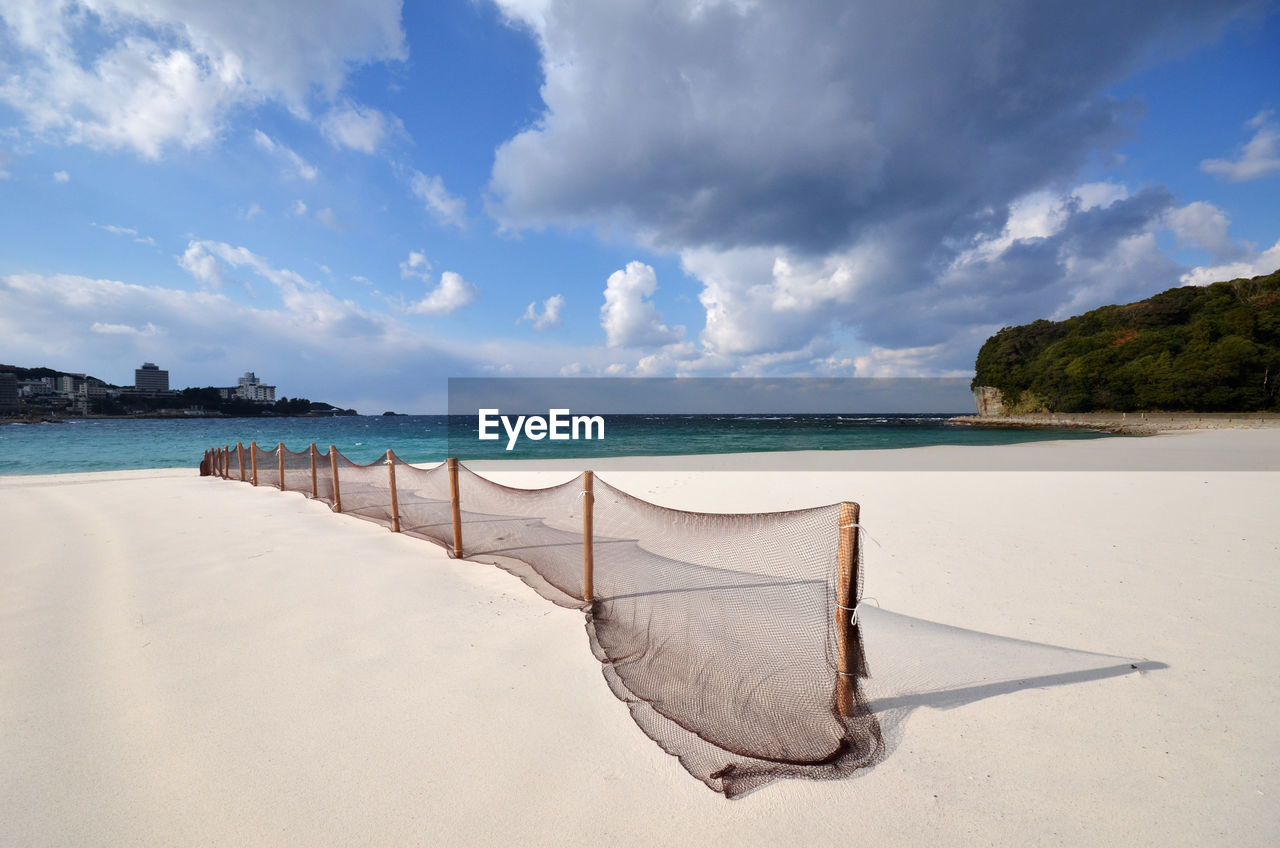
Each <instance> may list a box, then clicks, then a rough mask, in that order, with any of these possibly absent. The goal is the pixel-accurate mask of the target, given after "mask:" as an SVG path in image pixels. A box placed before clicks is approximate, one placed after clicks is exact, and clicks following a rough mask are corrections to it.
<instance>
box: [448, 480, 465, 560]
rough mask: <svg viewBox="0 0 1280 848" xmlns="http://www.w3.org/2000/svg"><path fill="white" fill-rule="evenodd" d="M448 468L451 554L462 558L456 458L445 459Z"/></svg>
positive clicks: (460, 513) (460, 512)
mask: <svg viewBox="0 0 1280 848" xmlns="http://www.w3.org/2000/svg"><path fill="white" fill-rule="evenodd" d="M444 462H445V465H446V466H447V467H448V469H449V503H450V504H451V505H452V507H453V556H454V558H455V559H461V558H462V504H461V502H460V501H459V499H458V460H457V459H456V458H454V457H449V458H448V459H446V460H445V461H444Z"/></svg>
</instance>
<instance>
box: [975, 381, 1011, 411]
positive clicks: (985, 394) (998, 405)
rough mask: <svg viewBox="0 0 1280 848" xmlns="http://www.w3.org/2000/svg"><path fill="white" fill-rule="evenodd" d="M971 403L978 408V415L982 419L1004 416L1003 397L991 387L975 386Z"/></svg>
mask: <svg viewBox="0 0 1280 848" xmlns="http://www.w3.org/2000/svg"><path fill="white" fill-rule="evenodd" d="M973 402H974V404H975V405H976V406H977V407H978V415H981V416H983V417H986V416H994V415H1004V396H1003V395H1001V394H1000V390H999V389H995V388H992V387H991V386H975V387H974V389H973Z"/></svg>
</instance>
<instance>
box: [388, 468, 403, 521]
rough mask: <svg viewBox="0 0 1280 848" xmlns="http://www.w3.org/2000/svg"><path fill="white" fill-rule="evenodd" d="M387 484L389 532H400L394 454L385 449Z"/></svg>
mask: <svg viewBox="0 0 1280 848" xmlns="http://www.w3.org/2000/svg"><path fill="white" fill-rule="evenodd" d="M387 485H388V486H390V487H391V532H392V533H399V532H400V499H399V498H398V497H397V496H396V455H395V454H394V453H392V452H391V451H390V450H388V451H387Z"/></svg>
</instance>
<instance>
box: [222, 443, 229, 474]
mask: <svg viewBox="0 0 1280 848" xmlns="http://www.w3.org/2000/svg"><path fill="white" fill-rule="evenodd" d="M222 479H223V480H230V479H231V445H223V446H222Z"/></svg>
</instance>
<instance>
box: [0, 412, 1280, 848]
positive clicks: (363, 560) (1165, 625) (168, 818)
mask: <svg viewBox="0 0 1280 848" xmlns="http://www.w3.org/2000/svg"><path fill="white" fill-rule="evenodd" d="M972 451H980V452H986V455H982V456H980V455H978V454H974V453H971V452H972ZM1046 452H1047V453H1046ZM1020 456H1021V457H1022V458H1021V459H1020ZM1033 456H1034V457H1035V459H1032V457H1033ZM198 459H199V457H193V466H194V464H195V462H196V461H197V460H198ZM1024 460H1025V462H1024ZM669 464H670V462H669V461H668V465H669ZM1026 464H1030V465H1031V466H1033V467H1036V466H1037V465H1038V466H1039V467H1050V466H1052V467H1061V468H1079V469H1083V470H1081V471H1076V472H1072V471H1018V470H1016V469H1017V468H1019V467H1023V466H1024V465H1026ZM593 465H594V466H595V467H596V470H597V471H599V473H600V476H601V478H602V479H605V480H607V481H609V482H610V483H612V484H613V485H616V486H618V487H620V488H622V489H625V490H626V491H629V492H631V493H632V494H634V495H637V496H639V497H642V498H645V499H648V500H651V501H654V502H656V503H660V504H663V505H666V506H671V507H676V508H681V509H697V510H707V511H723V512H750V511H774V510H784V509H792V508H799V507H805V506H813V505H818V504H826V503H832V502H835V501H840V500H854V501H858V502H859V503H860V504H861V505H862V515H861V521H862V523H863V525H864V526H865V527H866V529H867V530H869V531H870V534H871V536H872V537H873V538H874V539H875V541H876V542H877V543H878V545H877V544H872V545H870V546H869V547H868V548H867V550H866V559H865V566H864V567H865V574H866V589H865V594H866V596H867V597H868V598H874V599H875V601H874V602H875V603H877V604H878V605H880V606H882V607H883V608H885V609H889V610H893V611H895V612H898V613H904V614H907V615H912V616H917V617H919V618H924V619H928V620H931V621H935V622H941V623H946V624H952V625H958V626H962V627H966V628H971V629H974V630H978V631H983V632H987V633H992V634H998V635H1001V636H1008V637H1014V638H1018V639H1025V640H1029V641H1032V642H1039V643H1047V644H1052V645H1059V646H1065V647H1069V648H1075V649H1079V650H1084V651H1094V652H1098V653H1104V654H1114V655H1119V656H1123V657H1132V658H1134V659H1135V660H1146V661H1150V662H1151V663H1153V664H1156V665H1160V664H1163V665H1164V666H1167V667H1159V668H1154V670H1148V671H1143V672H1136V671H1135V672H1134V673H1132V674H1127V675H1124V676H1115V677H1109V678H1106V679H1098V680H1088V681H1083V682H1072V683H1069V684H1064V685H1054V686H1028V687H1026V688H1025V689H1023V690H1021V691H1014V692H1006V693H1002V694H995V695H992V696H990V697H981V698H976V699H972V700H969V701H968V702H966V703H962V704H960V705H958V706H954V707H953V708H949V709H934V708H930V707H922V708H920V709H917V710H915V711H914V712H913V713H912V714H911V715H910V717H909V719H908V720H907V722H906V724H905V727H904V731H903V734H902V739H901V743H900V744H899V745H898V747H897V748H896V749H895V750H894V751H893V752H892V754H891V755H890V756H889V757H888V758H887V759H886V760H885V761H884V762H883V763H881V764H879V765H877V766H876V767H874V768H872V769H870V770H867V771H864V772H861V773H860V774H859V775H858V776H857V777H855V778H852V779H847V780H836V781H822V782H809V781H800V780H782V781H778V782H775V783H773V784H771V785H768V786H766V787H764V788H762V789H760V790H758V791H755V792H753V793H751V794H749V795H747V796H746V797H744V798H741V799H738V800H732V801H731V800H726V799H725V798H723V797H722V796H720V795H717V794H716V793H714V792H711V791H709V790H708V789H707V788H706V787H705V786H703V785H702V784H701V783H699V782H698V781H697V780H695V779H693V778H692V777H690V776H689V774H687V773H686V772H685V771H684V770H683V769H682V768H681V767H680V765H679V763H678V762H677V761H676V759H675V758H673V757H671V756H669V755H667V754H666V753H664V752H663V751H662V750H661V749H659V748H658V746H657V745H655V744H654V743H653V742H652V741H651V740H650V739H649V738H648V737H646V736H645V735H644V733H642V732H641V731H640V729H639V728H638V727H637V726H636V724H635V723H634V722H633V721H632V720H631V718H630V715H629V714H628V711H627V708H626V706H625V705H624V704H623V703H622V702H620V701H619V700H617V699H616V698H615V697H614V696H613V695H612V694H610V692H609V690H608V688H607V686H606V685H605V681H604V679H603V677H602V675H601V669H600V665H599V663H598V662H597V661H596V660H595V659H594V658H593V657H592V655H591V652H590V650H589V647H588V644H587V638H586V635H585V632H584V627H583V615H582V613H581V612H578V611H575V610H569V609H563V608H560V607H557V606H554V605H552V604H550V603H548V602H546V601H544V600H543V599H542V598H540V597H539V596H538V595H536V594H535V593H534V592H533V591H531V590H530V589H528V588H527V587H526V586H524V585H523V584H522V583H521V582H520V581H519V580H517V579H515V578H514V577H512V576H511V575H509V574H507V573H505V572H503V571H501V570H499V569H497V568H494V567H492V566H487V565H481V564H477V563H470V562H466V561H455V560H450V559H448V558H447V557H446V556H445V553H444V551H443V550H442V549H440V548H438V547H436V546H435V545H432V544H428V543H426V542H423V541H420V540H417V539H412V538H407V537H404V536H399V535H396V534H393V533H390V532H388V531H387V530H385V529H383V528H381V527H378V526H376V525H374V524H371V523H369V522H365V521H360V520H357V519H354V518H350V517H347V516H341V515H335V514H333V513H331V512H330V510H329V509H328V508H327V507H326V506H324V505H322V504H320V503H317V502H314V501H308V500H307V499H305V498H303V497H302V496H300V495H298V494H294V493H281V492H279V491H276V490H274V489H269V488H256V489H255V488H253V487H251V486H249V485H246V484H241V483H232V482H227V481H222V480H217V479H212V478H200V477H198V476H197V473H196V470H195V469H194V467H193V468H192V469H190V470H178V471H173V470H169V471H133V472H116V473H100V474H68V475H54V476H43V477H4V478H0V515H3V528H4V533H3V538H4V542H3V547H4V552H3V555H2V556H0V586H3V587H4V588H3V591H0V844H3V845H15V846H52V845H77V846H99V845H100V846H118V845H195V844H200V845H234V846H245V845H271V846H281V845H300V846H302V845H305V846H322V845H371V846H373V845H377V846H386V845H432V846H450V845H495V846H499V845H500V846H541V845H548V846H551V845H556V846H568V845H586V844H593V845H600V844H608V845H611V846H628V845H646V846H654V845H676V844H679V845H723V844H745V845H811V846H818V845H851V844H880V845H906V844H929V843H933V844H940V845H952V844H995V845H1040V844H1044V845H1108V844H1138V845H1150V844H1161V845H1188V846H1191V845H1207V844H1209V845H1232V846H1252V845H1258V846H1263V845H1267V846H1269V845H1275V844H1277V843H1278V842H1280V812H1277V811H1278V810H1280V804H1277V801H1276V796H1277V795H1278V794H1280V725H1278V724H1277V722H1276V721H1275V715H1276V712H1277V709H1280V676H1278V675H1277V672H1278V671H1280V572H1278V570H1277V567H1278V565H1280V521H1277V518H1276V515H1277V506H1278V505H1280V470H1278V469H1280V430H1275V429H1272V430H1250V431H1244V430H1217V431H1204V432H1190V433H1178V434H1172V435H1162V436H1154V437H1149V438H1137V439H1105V440H1096V441H1072V442H1041V443H1037V444H1031V445H1015V446H1001V447H998V448H923V449H913V450H902V451H881V452H858V453H857V454H843V455H840V456H838V457H833V458H832V462H831V464H830V467H831V468H832V469H833V470H830V471H825V472H817V473H815V472H811V471H797V470H788V458H787V457H786V456H785V455H775V454H759V455H738V456H721V457H705V458H691V459H690V462H689V465H688V467H689V469H690V470H687V471H681V472H677V473H672V472H669V471H663V470H656V469H655V468H654V467H653V461H652V460H643V459H627V460H613V461H607V462H600V463H593ZM1115 467H1126V468H1139V469H1141V468H1146V469H1182V470H1125V471H1114V470H1107V469H1110V468H1115ZM476 468H477V470H480V471H481V473H487V472H485V471H484V469H483V466H482V465H479V466H477V467H476ZM947 468H954V469H958V470H945V469H947ZM975 468H987V469H1000V470H986V471H981V470H972V469H975ZM922 469H924V470H922ZM1197 469H1198V470H1197ZM1206 469H1208V470H1206ZM1250 469H1263V470H1250ZM492 476H493V477H494V479H497V480H499V481H500V482H504V483H508V484H511V485H519V486H534V485H549V484H551V483H557V482H560V481H562V480H565V479H567V478H568V477H569V476H570V475H569V474H567V473H564V472H557V471H547V470H540V469H538V468H536V467H531V470H528V471H518V472H511V471H506V472H494V473H493V474H492ZM762 613H763V611H762ZM871 661H872V664H873V673H874V663H875V659H874V657H873V658H872V659H871Z"/></svg>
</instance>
